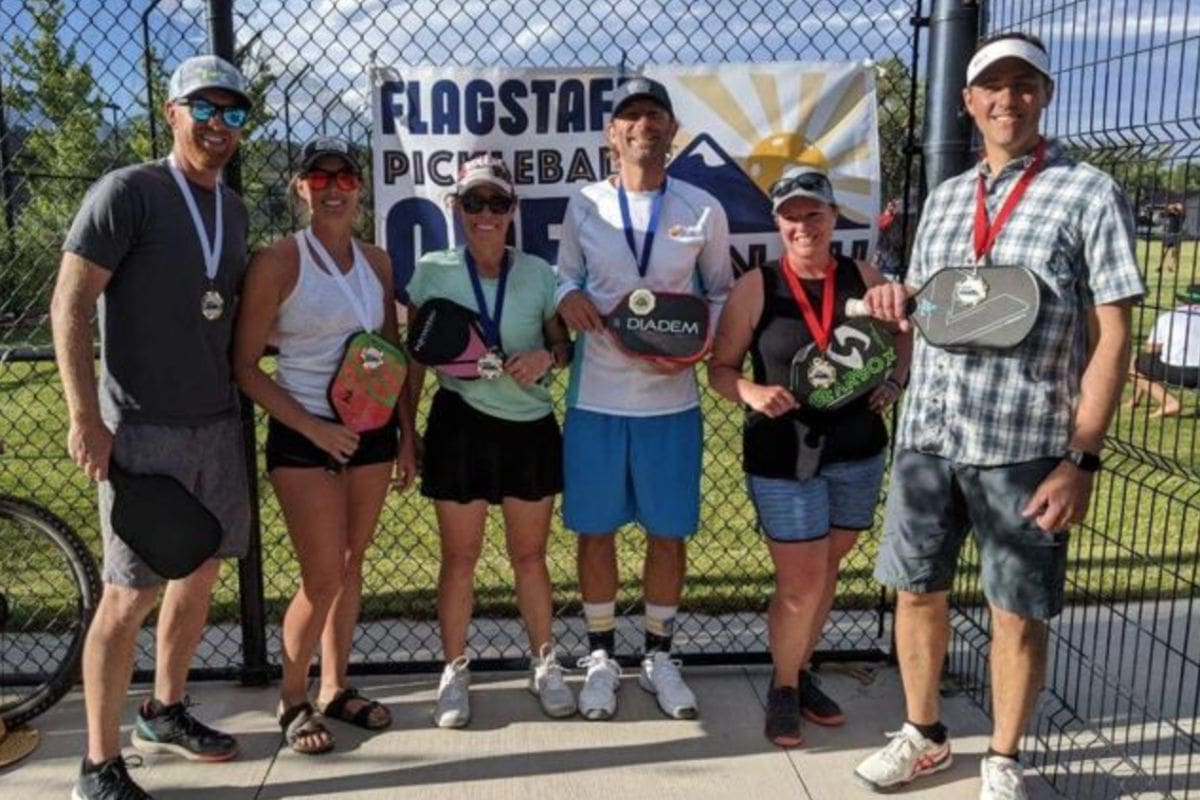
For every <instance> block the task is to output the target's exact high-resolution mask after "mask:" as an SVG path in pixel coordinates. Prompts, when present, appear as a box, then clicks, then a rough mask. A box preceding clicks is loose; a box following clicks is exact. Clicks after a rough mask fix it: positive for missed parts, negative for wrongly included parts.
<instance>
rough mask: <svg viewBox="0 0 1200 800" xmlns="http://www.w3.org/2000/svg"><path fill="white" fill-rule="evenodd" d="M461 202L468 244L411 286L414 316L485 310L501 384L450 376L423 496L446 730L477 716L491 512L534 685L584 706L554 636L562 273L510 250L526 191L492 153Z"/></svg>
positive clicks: (472, 174)
mask: <svg viewBox="0 0 1200 800" xmlns="http://www.w3.org/2000/svg"><path fill="white" fill-rule="evenodd" d="M451 203H452V206H453V208H454V214H455V216H456V218H457V219H458V222H459V223H460V226H461V228H462V231H463V234H464V237H465V239H466V247H463V248H458V249H454V250H443V251H439V252H434V253H428V254H426V255H425V256H423V257H422V258H421V260H420V261H419V262H418V263H417V267H416V270H415V272H414V273H413V277H412V280H411V281H410V283H409V285H408V295H409V299H410V302H411V305H412V308H410V319H411V318H412V315H413V314H415V312H416V309H417V308H419V307H420V306H421V305H423V304H424V303H425V302H427V301H428V300H430V299H432V298H443V299H446V300H450V301H453V302H455V303H457V304H458V305H461V306H463V307H465V308H468V309H470V310H472V311H475V312H476V313H478V314H479V318H480V323H481V324H480V327H481V329H482V330H483V332H484V338H485V340H487V344H488V345H489V347H490V348H491V352H490V353H489V354H488V355H487V356H485V357H484V359H481V365H480V366H481V368H480V374H481V375H486V376H488V377H479V378H477V379H473V380H464V379H461V378H455V377H451V376H449V375H445V374H443V373H438V391H437V393H436V394H435V395H434V398H433V403H432V406H431V408H430V412H429V422H428V424H427V425H426V428H425V436H424V459H423V462H422V465H421V478H422V485H421V492H422V494H424V495H425V496H426V497H429V498H431V499H432V500H433V502H434V507H435V509H436V511H437V518H438V533H439V536H440V537H441V552H442V562H441V569H440V571H439V573H438V623H439V625H440V627H441V637H442V648H443V650H444V653H445V659H446V665H445V668H444V669H443V671H442V678H441V683H440V685H439V687H438V698H437V706H436V708H435V710H434V722H435V724H437V725H438V726H439V727H443V728H457V727H462V726H463V725H466V724H467V722H468V721H469V719H470V714H471V712H470V703H469V700H468V692H467V690H468V685H469V683H470V670H469V664H470V659H469V657H468V656H467V655H466V644H467V628H468V627H469V626H470V623H471V615H472V611H473V607H474V599H475V588H474V586H475V564H476V562H477V560H478V558H479V553H480V550H481V548H482V543H483V536H484V529H485V524H486V521H487V512H488V506H489V505H499V506H500V507H501V510H502V512H503V515H504V527H505V540H506V544H507V546H508V554H509V559H510V561H511V563H512V566H513V572H514V574H515V577H516V584H517V606H518V608H520V611H521V617H522V619H523V620H524V622H525V628H526V631H527V632H528V635H529V645H530V651H531V654H532V658H531V661H532V669H531V675H530V679H529V689H530V691H531V692H533V693H534V694H535V695H537V697H538V699H539V701H540V703H541V706H542V709H543V711H544V712H545V713H546V714H548V715H549V716H552V717H561V716H569V715H571V714H573V713H575V697H574V695H573V694H572V692H571V690H570V688H568V687H567V685H566V684H565V683H564V681H563V676H562V669H561V667H560V666H559V663H558V659H557V656H556V654H555V651H554V644H553V642H552V640H551V637H550V622H551V619H552V613H551V586H550V573H549V571H548V570H547V569H546V539H547V537H548V536H549V533H550V516H551V513H552V511H553V506H554V495H556V494H558V493H559V492H561V491H562V437H561V434H560V432H559V427H558V422H557V420H555V418H554V411H553V407H552V405H551V401H550V392H549V389H548V378H549V374H550V370H551V369H553V368H555V367H561V366H564V365H565V364H566V363H567V362H568V361H569V359H570V342H569V340H568V338H567V332H566V328H565V327H564V326H563V324H562V322H561V321H560V320H559V319H558V317H557V316H556V315H555V303H554V291H555V285H556V281H555V276H554V271H553V269H552V268H551V267H550V265H549V264H547V263H546V262H545V261H543V260H542V259H540V258H537V257H536V256H532V255H528V254H526V253H522V252H520V251H518V250H515V249H513V248H510V247H507V246H506V244H505V242H506V239H507V235H508V230H509V227H510V226H511V225H512V219H513V215H514V213H515V211H516V195H515V192H514V187H513V183H512V177H511V175H510V173H509V171H508V169H507V167H505V165H504V162H502V161H500V160H498V159H494V158H492V157H490V156H480V157H479V158H476V159H473V160H471V161H468V162H467V163H466V164H464V165H463V167H462V169H461V171H460V173H459V178H458V183H457V186H456V187H455V192H454V194H453V195H452V196H451ZM485 362H486V363H485ZM415 385H417V386H420V385H421V382H420V380H419V379H418V380H417V381H416V383H415Z"/></svg>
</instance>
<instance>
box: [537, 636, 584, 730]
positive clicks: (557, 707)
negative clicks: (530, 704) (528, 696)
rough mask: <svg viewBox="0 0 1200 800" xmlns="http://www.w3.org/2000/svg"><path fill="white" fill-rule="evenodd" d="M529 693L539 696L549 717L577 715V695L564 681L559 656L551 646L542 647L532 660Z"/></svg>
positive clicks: (543, 709)
mask: <svg viewBox="0 0 1200 800" xmlns="http://www.w3.org/2000/svg"><path fill="white" fill-rule="evenodd" d="M529 691H530V692H532V693H533V694H535V695H537V698H538V701H539V702H541V704H542V711H544V712H545V714H546V716H548V717H569V716H571V715H572V714H574V713H575V693H574V692H572V691H571V687H570V686H567V683H566V681H564V680H563V669H562V666H561V665H560V664H559V663H558V654H557V653H555V652H554V647H553V646H552V645H550V644H544V645H542V648H541V650H540V651H539V653H538V656H537V658H534V659H532V660H531V663H530V675H529Z"/></svg>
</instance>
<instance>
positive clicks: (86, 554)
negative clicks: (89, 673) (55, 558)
mask: <svg viewBox="0 0 1200 800" xmlns="http://www.w3.org/2000/svg"><path fill="white" fill-rule="evenodd" d="M5 519H8V520H12V521H14V522H15V523H17V524H21V525H23V526H24V527H25V528H26V529H27V530H29V531H34V532H37V533H40V534H41V535H42V536H44V537H46V539H48V540H49V541H50V542H51V543H53V545H54V547H55V548H56V549H57V551H58V553H59V554H60V555H61V556H62V559H63V561H64V563H65V564H66V566H67V567H68V568H69V569H70V572H71V576H72V579H73V580H74V585H75V589H76V598H75V599H76V603H77V609H78V614H79V617H78V622H77V624H74V625H73V626H72V630H71V632H70V640H69V642H68V643H67V645H66V647H65V650H64V653H63V656H62V658H61V659H60V661H59V663H58V665H57V666H56V667H55V668H54V669H53V670H52V671H51V672H50V673H49V674H48V675H46V676H45V678H44V680H42V681H41V682H40V683H39V684H37V685H36V686H35V688H33V689H32V690H31V691H29V692H28V693H25V694H22V695H21V696H20V698H19V699H18V700H16V701H15V702H11V703H6V704H0V718H3V720H4V724H5V725H6V726H8V727H9V728H15V727H17V726H19V725H22V724H23V723H26V722H28V721H30V720H32V719H33V718H34V717H37V716H38V715H40V714H43V713H45V712H46V711H47V710H49V709H50V708H51V707H52V706H53V705H54V704H55V703H57V702H58V701H59V700H61V699H62V698H63V696H64V695H65V694H66V693H67V692H69V691H70V690H71V689H72V687H74V685H75V683H76V682H77V681H78V679H79V669H80V662H81V661H82V659H83V642H84V639H85V637H86V636H87V629H88V626H89V625H90V624H91V621H92V616H93V615H94V614H95V612H96V605H97V604H98V603H99V601H100V587H101V583H100V572H99V570H98V569H97V567H96V560H95V558H93V557H92V554H91V551H90V550H88V547H87V545H86V544H84V543H83V540H82V539H80V538H79V536H78V535H77V534H76V533H75V532H74V531H73V530H72V529H71V526H69V525H68V524H67V523H66V522H64V521H63V520H62V519H60V518H59V517H58V516H56V515H54V514H52V513H51V512H49V511H47V510H46V509H45V508H42V507H41V506H39V505H37V504H36V503H32V502H30V501H28V500H23V499H21V498H17V497H11V496H8V495H0V521H2V520H5ZM2 589H3V587H0V592H2ZM0 635H3V632H0Z"/></svg>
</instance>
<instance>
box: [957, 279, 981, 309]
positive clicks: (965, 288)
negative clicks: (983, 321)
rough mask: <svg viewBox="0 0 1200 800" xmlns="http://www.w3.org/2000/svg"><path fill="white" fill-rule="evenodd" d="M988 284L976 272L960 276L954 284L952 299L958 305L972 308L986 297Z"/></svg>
mask: <svg viewBox="0 0 1200 800" xmlns="http://www.w3.org/2000/svg"><path fill="white" fill-rule="evenodd" d="M987 296H988V285H987V281H985V280H984V279H983V278H981V277H979V275H978V274H972V275H968V276H966V277H964V278H961V279H960V280H959V281H958V283H956V284H955V285H954V299H955V301H956V302H958V303H959V304H960V305H963V306H966V307H967V308H974V307H975V306H977V305H979V304H980V303H982V302H983V301H984V300H986V299H987Z"/></svg>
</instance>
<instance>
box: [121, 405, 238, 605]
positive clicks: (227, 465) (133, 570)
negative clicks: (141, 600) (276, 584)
mask: <svg viewBox="0 0 1200 800" xmlns="http://www.w3.org/2000/svg"><path fill="white" fill-rule="evenodd" d="M112 457H113V458H114V459H115V460H116V461H117V462H118V463H120V464H121V466H122V467H124V468H125V469H127V470H129V471H130V472H133V473H139V474H145V475H170V476H171V477H173V478H175V479H176V480H178V481H179V482H180V483H182V484H183V485H184V486H186V487H187V488H188V490H189V491H190V492H192V494H194V495H195V496H196V497H197V499H199V500H200V502H202V503H203V504H204V505H205V506H207V507H208V510H209V511H211V512H213V514H214V515H215V516H216V518H217V519H218V520H219V521H220V523H221V528H222V531H223V538H222V539H221V546H220V548H219V549H218V550H217V557H218V558H241V557H242V556H244V555H245V554H246V549H247V547H248V546H249V543H250V502H249V492H248V488H247V483H246V461H245V455H244V453H243V450H242V423H241V420H240V419H239V418H238V417H237V416H232V417H229V418H227V419H222V420H219V421H217V422H211V423H208V424H205V425H199V426H195V427H182V426H179V427H177V426H168V425H131V424H122V425H119V426H118V427H117V433H116V437H115V438H114V440H113V452H112ZM112 504H113V491H112V484H111V483H109V482H108V481H104V482H103V483H101V484H100V533H101V535H102V538H103V541H104V570H103V575H104V582H105V583H112V584H116V585H117V586H128V587H130V588H133V589H146V588H150V587H153V586H158V585H159V584H161V583H163V578H161V577H160V576H159V575H157V574H156V573H155V572H154V571H153V570H151V569H150V567H148V566H147V565H146V563H145V562H144V561H142V559H141V558H139V557H138V556H137V555H136V554H135V553H134V552H133V551H132V550H130V549H129V546H128V545H126V544H125V543H124V542H123V541H121V540H120V539H119V538H118V537H117V535H116V533H114V532H113V528H112Z"/></svg>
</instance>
